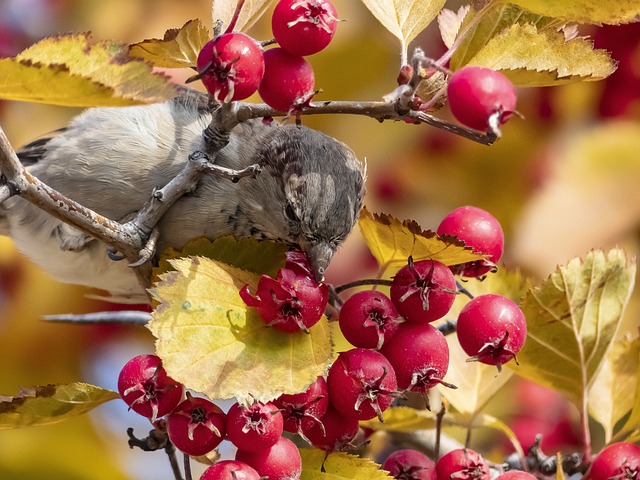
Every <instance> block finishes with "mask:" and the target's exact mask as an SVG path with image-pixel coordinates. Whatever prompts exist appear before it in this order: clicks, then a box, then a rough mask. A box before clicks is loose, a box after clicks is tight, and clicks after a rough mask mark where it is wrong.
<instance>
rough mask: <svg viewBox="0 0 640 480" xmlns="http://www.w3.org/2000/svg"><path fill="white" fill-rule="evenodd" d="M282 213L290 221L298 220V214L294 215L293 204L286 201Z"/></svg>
mask: <svg viewBox="0 0 640 480" xmlns="http://www.w3.org/2000/svg"><path fill="white" fill-rule="evenodd" d="M284 215H285V217H287V218H288V219H289V220H291V221H292V222H295V221H297V220H298V216H297V215H296V212H295V210H294V209H293V205H291V204H290V203H287V205H286V206H285V207H284Z"/></svg>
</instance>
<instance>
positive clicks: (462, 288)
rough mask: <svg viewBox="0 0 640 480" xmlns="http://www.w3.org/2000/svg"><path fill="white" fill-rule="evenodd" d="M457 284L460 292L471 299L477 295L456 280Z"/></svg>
mask: <svg viewBox="0 0 640 480" xmlns="http://www.w3.org/2000/svg"><path fill="white" fill-rule="evenodd" d="M456 286H457V287H458V293H461V294H463V295H466V296H467V297H469V298H470V299H471V300H473V299H474V298H475V297H474V296H473V294H472V293H471V292H470V291H469V290H467V289H466V288H464V287H463V286H462V284H461V283H460V282H459V281H457V280H456Z"/></svg>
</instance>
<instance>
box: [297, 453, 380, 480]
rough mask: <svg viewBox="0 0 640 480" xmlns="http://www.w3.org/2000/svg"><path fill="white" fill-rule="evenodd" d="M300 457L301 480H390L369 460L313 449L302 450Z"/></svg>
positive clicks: (378, 466)
mask: <svg viewBox="0 0 640 480" xmlns="http://www.w3.org/2000/svg"><path fill="white" fill-rule="evenodd" d="M300 456H301V457H302V475H301V476H300V480H389V476H388V475H387V472H386V471H385V470H381V469H380V465H378V464H377V463H374V462H372V461H371V460H369V459H367V458H362V457H357V456H355V455H349V454H348V453H342V452H334V453H331V454H329V455H327V453H326V452H325V451H324V450H318V449H312V448H301V449H300Z"/></svg>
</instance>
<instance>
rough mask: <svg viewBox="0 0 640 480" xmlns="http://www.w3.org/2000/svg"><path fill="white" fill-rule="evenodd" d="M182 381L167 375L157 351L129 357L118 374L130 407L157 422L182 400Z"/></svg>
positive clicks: (123, 397)
mask: <svg viewBox="0 0 640 480" xmlns="http://www.w3.org/2000/svg"><path fill="white" fill-rule="evenodd" d="M183 390H184V388H183V386H182V384H180V383H178V382H176V381H175V380H174V379H172V378H171V377H169V376H168V375H167V372H166V370H165V369H164V367H163V366H162V361H161V360H160V358H159V357H157V356H156V355H138V356H137V357H134V358H132V359H131V360H129V361H128V362H127V363H126V364H125V366H124V367H122V370H121V371H120V375H119V377H118V392H120V396H121V397H122V399H123V400H124V401H125V403H126V404H127V405H129V408H131V410H133V411H134V412H136V413H139V414H140V415H142V416H143V417H147V418H149V419H151V421H152V422H155V421H156V419H157V418H158V417H162V416H164V415H166V414H167V413H170V412H171V411H172V410H173V409H174V408H176V407H177V406H178V404H179V403H180V400H182V393H183Z"/></svg>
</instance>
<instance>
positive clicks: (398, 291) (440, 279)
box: [391, 258, 456, 322]
mask: <svg viewBox="0 0 640 480" xmlns="http://www.w3.org/2000/svg"><path fill="white" fill-rule="evenodd" d="M455 299H456V279H455V278H454V276H453V273H451V270H449V268H447V266H446V265H445V264H443V263H440V262H437V261H434V260H422V261H419V262H414V261H413V260H412V259H411V258H409V263H408V265H405V266H404V267H402V268H401V269H400V270H398V272H397V273H396V275H395V277H393V280H392V282H391V301H393V304H394V305H395V307H396V309H397V310H398V313H399V314H400V315H402V316H403V317H404V318H406V319H407V320H408V321H409V322H433V321H434V320H438V319H439V318H442V317H444V316H445V315H446V314H447V312H448V311H449V310H450V309H451V305H453V302H454V300H455Z"/></svg>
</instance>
